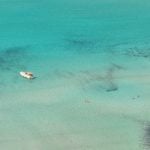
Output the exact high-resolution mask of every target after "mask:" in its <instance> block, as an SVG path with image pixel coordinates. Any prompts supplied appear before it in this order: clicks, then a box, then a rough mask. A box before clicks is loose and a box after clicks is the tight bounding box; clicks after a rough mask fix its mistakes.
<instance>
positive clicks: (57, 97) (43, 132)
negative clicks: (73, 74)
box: [0, 76, 150, 150]
mask: <svg viewBox="0 0 150 150" xmlns="http://www.w3.org/2000/svg"><path fill="white" fill-rule="evenodd" d="M116 80H117V81H118V83H119V90H118V91H114V92H106V91H105V90H100V91H95V92H93V91H92V92H90V89H88V86H86V87H85V88H83V89H82V88H81V85H80V84H78V83H77V84H69V83H76V81H73V80H70V81H68V83H67V84H61V86H60V85H58V86H56V87H53V88H49V89H42V90H40V89H39V90H38V89H37V90H32V91H31V92H29V91H23V92H18V93H14V94H13V93H10V94H9V95H1V106H0V107H1V109H0V118H1V124H0V132H1V137H0V147H1V149H3V150H9V149H11V150H13V149H15V150H20V149H22V150H24V149H28V150H41V149H42V150H49V149H53V150H62V149H64V150H65V149H70V150H74V149H76V150H99V149H104V150H127V149H128V150H142V149H144V148H143V147H144V142H145V141H144V136H145V135H144V134H145V131H144V128H145V126H147V124H148V122H149V121H150V120H149V117H148V116H149V115H150V110H149V104H150V102H149V101H148V96H149V94H148V91H149V86H148V83H149V77H146V76H144V77H141V76H140V77H136V78H133V77H131V76H129V77H127V76H126V77H118V78H117V79H116ZM65 83H66V82H65ZM81 89H82V90H81Z"/></svg>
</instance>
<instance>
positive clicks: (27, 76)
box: [20, 71, 34, 79]
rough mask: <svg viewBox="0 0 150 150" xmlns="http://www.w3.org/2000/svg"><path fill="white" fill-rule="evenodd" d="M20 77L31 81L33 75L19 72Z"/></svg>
mask: <svg viewBox="0 0 150 150" xmlns="http://www.w3.org/2000/svg"><path fill="white" fill-rule="evenodd" d="M20 75H21V76H22V77H24V78H27V79H33V78H34V76H33V73H32V72H24V71H21V72H20Z"/></svg>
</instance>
